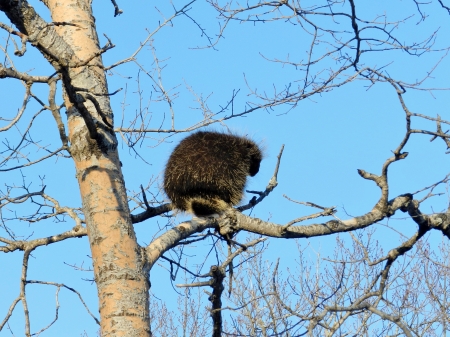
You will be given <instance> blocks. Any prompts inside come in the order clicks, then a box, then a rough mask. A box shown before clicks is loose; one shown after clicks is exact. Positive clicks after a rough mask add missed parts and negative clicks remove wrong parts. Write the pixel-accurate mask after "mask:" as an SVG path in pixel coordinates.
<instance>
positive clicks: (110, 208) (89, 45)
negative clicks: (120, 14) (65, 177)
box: [0, 0, 150, 337]
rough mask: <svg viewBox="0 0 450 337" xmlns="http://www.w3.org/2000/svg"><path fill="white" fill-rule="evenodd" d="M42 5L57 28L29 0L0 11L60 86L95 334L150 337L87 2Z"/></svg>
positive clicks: (143, 271) (6, 2)
mask: <svg viewBox="0 0 450 337" xmlns="http://www.w3.org/2000/svg"><path fill="white" fill-rule="evenodd" d="M43 2H44V3H45V5H46V6H47V7H48V8H49V10H50V13H51V16H52V19H53V22H54V23H55V24H49V23H46V22H45V21H44V20H43V19H42V18H40V17H39V15H38V14H37V13H36V12H35V11H34V9H33V8H32V7H31V6H30V5H29V4H28V3H27V1H14V0H1V1H0V9H1V10H2V11H4V12H5V14H6V15H7V16H8V17H9V19H10V20H11V21H12V23H13V24H14V25H15V26H16V27H17V29H19V30H20V32H21V33H23V34H26V35H27V36H28V41H30V42H32V43H33V45H34V46H35V47H36V48H38V49H39V51H40V52H41V53H42V54H43V55H44V57H45V58H46V59H47V60H48V61H49V62H50V63H51V64H52V65H53V67H54V68H55V69H56V70H57V72H58V74H59V76H60V78H61V79H62V82H63V90H64V100H65V104H66V110H67V118H68V133H69V137H68V138H69V141H70V148H68V151H70V153H71V155H72V157H73V160H74V163H75V167H76V177H77V179H78V183H79V186H80V193H81V198H82V202H83V212H84V216H85V221H86V227H87V230H88V235H89V242H90V246H91V250H92V262H93V266H94V275H95V282H96V284H97V289H98V298H99V309H100V319H101V336H140V337H142V336H150V323H149V311H148V291H149V283H148V264H147V263H146V259H145V255H144V254H143V251H142V249H141V247H140V246H139V245H138V244H137V242H136V236H135V233H134V230H133V226H132V224H131V218H130V210H129V207H128V200H127V195H126V189H125V182H124V179H123V176H122V171H121V163H120V160H119V156H118V152H117V139H116V137H115V134H114V132H113V129H112V123H113V118H112V116H113V115H112V111H111V107H110V102H109V97H108V95H106V94H107V93H108V89H107V83H106V78H105V71H104V67H103V63H102V60H101V56H99V55H101V49H100V47H99V41H98V37H97V32H96V27H95V20H94V17H93V15H92V9H91V1H89V0H44V1H43ZM61 126H62V125H60V127H61ZM63 138H64V137H62V139H63ZM63 142H64V140H63ZM61 186H62V188H64V183H62V184H61Z"/></svg>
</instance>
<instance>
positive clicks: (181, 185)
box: [164, 131, 262, 216]
mask: <svg viewBox="0 0 450 337" xmlns="http://www.w3.org/2000/svg"><path fill="white" fill-rule="evenodd" d="M261 160H262V153H261V150H260V149H259V147H258V145H257V144H256V143H255V142H253V141H252V140H250V139H248V138H246V137H240V136H235V135H230V134H224V133H219V132H212V131H199V132H196V133H194V134H192V135H190V136H188V137H186V138H185V139H183V140H182V141H181V142H180V144H178V146H177V147H176V148H175V150H174V151H173V152H172V154H171V155H170V158H169V160H168V162H167V165H166V169H165V173H164V190H165V191H166V193H167V195H168V197H169V198H170V199H171V201H172V203H173V205H174V207H175V208H177V209H180V210H183V211H188V212H191V213H194V214H195V215H197V216H207V215H211V214H215V213H220V212H222V211H224V210H225V209H227V208H228V207H231V206H233V205H236V204H238V203H239V202H240V201H241V199H242V196H243V192H244V187H245V183H246V181H247V175H250V176H254V175H255V174H256V173H258V170H259V165H260V162H261Z"/></svg>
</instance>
